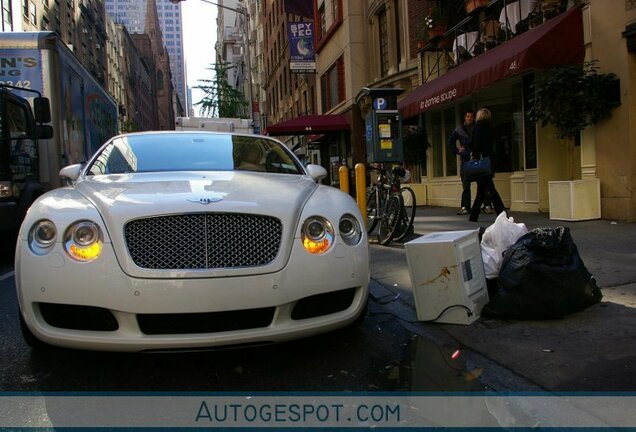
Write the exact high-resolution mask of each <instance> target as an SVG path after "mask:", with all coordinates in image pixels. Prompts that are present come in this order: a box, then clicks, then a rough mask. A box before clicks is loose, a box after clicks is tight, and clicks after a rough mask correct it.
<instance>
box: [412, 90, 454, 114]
mask: <svg viewBox="0 0 636 432" xmlns="http://www.w3.org/2000/svg"><path fill="white" fill-rule="evenodd" d="M456 97H457V88H452V89H450V90H447V91H445V92H443V93H439V94H436V95H434V96H431V97H429V98H427V99H423V100H421V101H420V110H426V109H430V108H433V107H434V106H435V105H437V104H441V103H444V102H448V101H450V100H453V99H455V98H456Z"/></svg>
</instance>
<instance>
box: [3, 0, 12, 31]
mask: <svg viewBox="0 0 636 432" xmlns="http://www.w3.org/2000/svg"><path fill="white" fill-rule="evenodd" d="M11 14H12V10H11V0H2V31H13V19H12V18H11Z"/></svg>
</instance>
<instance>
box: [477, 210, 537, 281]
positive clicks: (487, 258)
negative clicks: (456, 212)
mask: <svg viewBox="0 0 636 432" xmlns="http://www.w3.org/2000/svg"><path fill="white" fill-rule="evenodd" d="M527 232H528V228H526V225H525V224H523V223H515V220H514V219H513V218H509V217H507V216H506V212H501V213H499V216H497V219H495V222H494V223H493V224H492V225H490V226H489V227H488V228H486V231H485V232H484V235H483V236H482V238H481V258H482V260H483V261H484V271H485V273H486V279H494V278H496V277H497V276H498V275H499V269H500V268H501V262H502V261H503V253H504V251H505V250H506V249H508V248H509V247H510V246H512V245H513V244H515V243H516V242H517V240H519V238H520V237H521V236H523V235H524V234H526V233H527Z"/></svg>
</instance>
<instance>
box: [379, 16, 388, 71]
mask: <svg viewBox="0 0 636 432" xmlns="http://www.w3.org/2000/svg"><path fill="white" fill-rule="evenodd" d="M387 27H388V25H387V19H386V9H382V11H380V13H379V14H378V36H379V42H380V76H383V77H384V76H386V75H387V73H388V72H389V37H388V29H387Z"/></svg>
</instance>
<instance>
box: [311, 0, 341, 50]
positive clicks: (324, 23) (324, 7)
mask: <svg viewBox="0 0 636 432" xmlns="http://www.w3.org/2000/svg"><path fill="white" fill-rule="evenodd" d="M341 1H342V0H320V1H319V3H318V17H319V21H320V23H319V24H320V25H319V26H318V28H317V30H318V40H320V39H322V38H323V37H325V36H326V35H327V34H328V33H329V31H330V30H331V29H332V28H333V27H334V26H335V25H336V24H339V23H340V21H341V19H342V18H341V15H342V12H341V4H340V2H341Z"/></svg>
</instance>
